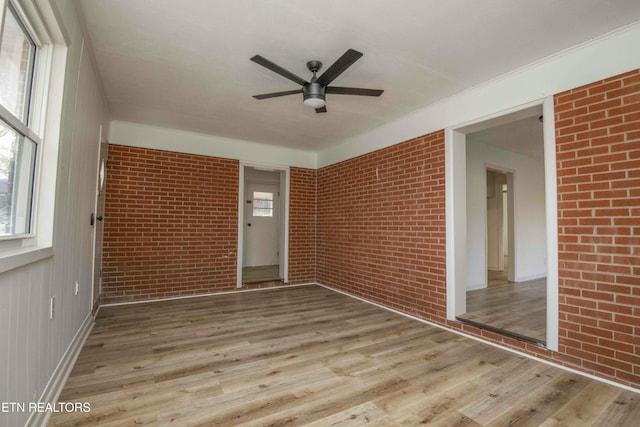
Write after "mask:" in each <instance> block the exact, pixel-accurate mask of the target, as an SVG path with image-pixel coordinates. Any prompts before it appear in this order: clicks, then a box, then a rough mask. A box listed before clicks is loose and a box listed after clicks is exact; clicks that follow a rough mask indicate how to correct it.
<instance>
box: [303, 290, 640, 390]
mask: <svg viewBox="0 0 640 427" xmlns="http://www.w3.org/2000/svg"><path fill="white" fill-rule="evenodd" d="M316 285H318V286H320V287H323V288H325V289H328V290H330V291H333V292H337V293H339V294H342V295H345V296H348V297H351V298H354V299H357V300H359V301H362V302H365V303H367V304H371V305H374V306H376V307H379V308H382V309H384V310H387V311H390V312H392V313H395V314H399V315H400V316H404V317H408V318H409V319H412V320H417V321H418V322H421V323H425V324H427V325H429V326H433V327H436V328H439V329H443V330H445V331H449V332H452V333H454V334H457V335H461V336H463V337H466V338H470V339H472V340H475V341H478V342H481V343H484V344H488V345H490V346H493V347H497V348H499V349H502V350H506V351H509V352H511V353H514V354H517V355H518V356H522V357H526V358H527V359H531V360H535V361H536V362H540V363H544V364H545V365H549V366H553V367H555V368H559V369H562V370H565V371H568V372H571V373H574V374H577V375H581V376H583V377H587V378H589V379H592V380H596V381H600V382H602V383H605V384H609V385H611V386H614V387H618V388H622V389H624V390H628V391H632V392H634V393H640V389H637V388H633V387H631V386H628V385H625V384H620V383H617V382H615V381H611V380H608V379H606V378H601V377H597V376H595V375H592V374H589V373H586V372H582V371H578V370H577V369H573V368H569V367H567V366H564V365H560V364H558V363H554V362H551V361H549V360H545V359H540V358H538V357H535V356H533V355H531V354H529V353H525V352H522V351H519V350H516V349H513V348H510V347H507V346H503V345H500V344H498V343H495V342H493V341H487V340H483V339H482V338H480V337H477V336H475V335H471V334H466V333H464V332H463V331H459V330H457V329H453V328H447V327H446V326H443V325H440V324H438V323H433V322H430V321H428V320H425V319H421V318H419V317H416V316H412V315H410V314H407V313H403V312H402V311H398V310H395V309H393V308H390V307H386V306H384V305H382V304H378V303H376V302H373V301H369V300H367V299H364V298H361V297H359V296H356V295H352V294H350V293H348V292H344V291H341V290H338V289H334V288H332V287H330V286H326V285H322V284H320V283H316Z"/></svg>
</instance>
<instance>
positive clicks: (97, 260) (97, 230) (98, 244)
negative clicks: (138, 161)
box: [91, 142, 109, 308]
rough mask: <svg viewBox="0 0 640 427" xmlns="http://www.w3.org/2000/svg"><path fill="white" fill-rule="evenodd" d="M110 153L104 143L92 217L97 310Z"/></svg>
mask: <svg viewBox="0 0 640 427" xmlns="http://www.w3.org/2000/svg"><path fill="white" fill-rule="evenodd" d="M108 153H109V144H107V143H106V142H103V143H101V144H100V159H99V169H98V192H97V201H96V212H95V214H93V216H92V222H93V226H94V238H93V254H94V260H93V297H92V299H91V301H92V304H93V307H94V308H96V307H97V305H98V303H99V299H100V292H101V287H102V243H103V237H104V225H103V219H104V200H105V192H106V189H107V155H108Z"/></svg>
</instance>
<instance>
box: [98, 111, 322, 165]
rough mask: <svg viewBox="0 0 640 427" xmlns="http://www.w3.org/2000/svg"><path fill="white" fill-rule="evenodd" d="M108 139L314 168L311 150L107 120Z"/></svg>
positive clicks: (191, 152)
mask: <svg viewBox="0 0 640 427" xmlns="http://www.w3.org/2000/svg"><path fill="white" fill-rule="evenodd" d="M109 142H110V143H112V144H118V145H127V146H130V147H139V148H151V149H155V150H167V151H175V152H178V153H188V154H199V155H202V156H212V157H221V158H225V159H235V160H240V161H243V162H249V163H258V164H262V165H264V164H270V165H281V166H295V167H300V168H309V169H316V168H317V154H316V153H314V152H312V151H305V150H295V149H292V148H286V147H278V146H274V145H267V144H260V143H257V142H250V141H242V140H239V139H231V138H224V137H221V136H214V135H204V134H199V133H195V132H188V131H182V130H176V129H168V128H161V127H156V126H147V125H140V124H136V123H129V122H121V121H117V120H116V121H112V122H111V126H110V128H109Z"/></svg>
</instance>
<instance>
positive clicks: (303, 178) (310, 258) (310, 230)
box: [289, 167, 316, 284]
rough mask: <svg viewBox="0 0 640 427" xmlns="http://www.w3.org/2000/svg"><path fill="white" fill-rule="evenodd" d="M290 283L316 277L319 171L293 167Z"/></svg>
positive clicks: (290, 219) (312, 279)
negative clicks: (317, 182) (317, 173)
mask: <svg viewBox="0 0 640 427" xmlns="http://www.w3.org/2000/svg"><path fill="white" fill-rule="evenodd" d="M290 174H291V175H290V187H291V188H290V193H291V194H290V199H289V282H290V283H292V284H297V283H313V282H315V280H316V171H315V170H313V169H302V168H295V167H292V168H291V169H290Z"/></svg>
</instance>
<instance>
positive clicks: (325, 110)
mask: <svg viewBox="0 0 640 427" xmlns="http://www.w3.org/2000/svg"><path fill="white" fill-rule="evenodd" d="M326 112H327V106H326V105H325V106H324V107H320V108H316V113H326Z"/></svg>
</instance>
